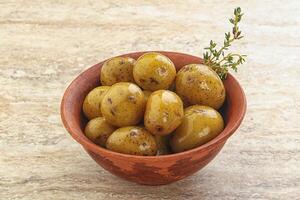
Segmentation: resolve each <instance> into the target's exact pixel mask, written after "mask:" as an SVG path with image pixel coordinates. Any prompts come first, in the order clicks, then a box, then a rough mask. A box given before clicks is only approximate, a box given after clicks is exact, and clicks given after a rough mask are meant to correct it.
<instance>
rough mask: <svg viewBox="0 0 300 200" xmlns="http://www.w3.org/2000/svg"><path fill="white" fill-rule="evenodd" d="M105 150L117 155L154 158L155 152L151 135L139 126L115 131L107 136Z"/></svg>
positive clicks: (155, 148)
mask: <svg viewBox="0 0 300 200" xmlns="http://www.w3.org/2000/svg"><path fill="white" fill-rule="evenodd" d="M106 148H107V149H109V150H112V151H115V152H119V153H124V154H131V155H140V156H154V155H156V152H157V146H156V143H155V139H154V137H153V135H152V134H151V133H149V132H148V131H147V130H146V129H144V128H142V127H139V126H128V127H123V128H119V129H117V130H116V131H115V132H113V134H111V136H109V138H108V140H107V142H106Z"/></svg>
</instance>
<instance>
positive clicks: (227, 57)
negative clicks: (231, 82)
mask: <svg viewBox="0 0 300 200" xmlns="http://www.w3.org/2000/svg"><path fill="white" fill-rule="evenodd" d="M233 13H234V17H233V18H230V19H229V22H230V23H231V24H233V28H232V33H230V32H228V33H225V39H224V43H223V46H222V47H221V48H220V49H216V46H217V43H216V42H214V41H213V40H211V41H210V43H209V44H210V46H209V47H205V48H204V49H205V50H207V51H206V52H205V53H204V54H203V59H204V64H205V65H207V66H210V67H211V68H212V69H213V70H215V71H216V72H217V74H218V75H219V76H220V78H221V79H222V80H224V79H226V77H227V74H228V70H229V68H231V69H232V70H234V71H235V72H237V69H238V68H237V67H238V66H239V65H241V64H243V63H244V62H245V57H246V55H239V54H233V53H228V54H225V51H226V50H228V47H230V46H231V43H232V42H233V41H235V40H239V39H242V38H243V37H244V36H242V32H241V31H240V30H239V27H238V23H239V22H240V21H241V19H242V16H243V13H242V10H241V8H240V7H238V8H235V9H234V12H233Z"/></svg>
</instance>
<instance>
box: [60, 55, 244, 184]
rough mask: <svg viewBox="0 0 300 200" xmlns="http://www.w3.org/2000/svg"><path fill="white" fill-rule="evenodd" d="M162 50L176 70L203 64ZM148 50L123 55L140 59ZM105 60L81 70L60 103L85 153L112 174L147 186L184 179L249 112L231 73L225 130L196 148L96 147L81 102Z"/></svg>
mask: <svg viewBox="0 0 300 200" xmlns="http://www.w3.org/2000/svg"><path fill="white" fill-rule="evenodd" d="M159 52H160V53H162V54H164V55H166V56H167V57H169V58H170V59H171V60H172V61H173V62H174V64H175V66H176V68H177V70H179V69H180V68H182V67H183V66H185V65H187V64H191V63H202V62H203V60H202V59H201V58H199V57H196V56H192V55H188V54H183V53H176V52H163V51H159ZM144 53H146V52H135V53H129V54H125V55H121V56H129V57H132V58H134V59H137V58H138V57H139V56H141V55H142V54H144ZM103 63H104V61H102V62H100V63H98V64H96V65H94V66H92V67H91V68H89V69H87V70H86V71H84V72H83V73H81V74H80V75H79V76H78V77H77V78H76V79H75V80H74V81H73V82H72V83H71V84H70V85H69V87H68V88H67V89H66V91H65V93H64V96H63V99H62V102H61V118H62V121H63V124H64V126H65V128H66V129H67V131H68V132H69V133H70V134H71V136H72V137H73V138H74V139H75V140H76V141H77V142H78V143H80V144H81V145H82V146H83V148H84V149H85V150H86V152H87V153H88V154H89V155H90V156H91V157H92V158H93V159H94V160H95V161H96V162H97V163H98V164H99V165H100V166H101V167H103V168H104V169H106V170H107V171H109V172H110V173H112V174H114V175H116V176H118V177H121V178H124V179H126V180H129V181H133V182H136V183H139V184H145V185H163V184H168V183H171V182H174V181H178V180H180V179H183V178H185V177H187V176H189V175H191V174H193V173H195V172H197V171H198V170H200V169H201V168H203V167H204V166H205V165H207V164H208V163H209V162H210V161H211V160H212V159H213V158H214V157H215V156H216V155H217V154H218V153H219V152H220V150H221V149H222V147H223V146H224V144H225V143H226V141H227V139H228V138H229V137H230V136H231V135H232V134H233V133H234V132H235V130H236V129H237V128H238V127H239V125H240V124H241V122H242V120H243V118H244V115H245V112H246V97H245V94H244V92H243V89H242V88H241V86H240V84H239V83H238V81H237V80H236V79H235V78H234V77H233V76H232V75H230V74H228V77H227V79H226V80H225V81H224V85H225V89H226V101H225V103H224V105H223V107H222V108H221V112H222V115H223V117H224V120H225V124H226V126H225V129H224V130H223V131H222V132H221V133H220V134H219V135H218V136H217V137H216V138H214V139H213V140H211V141H209V142H208V143H206V144H204V145H202V146H199V147H197V148H194V149H191V150H188V151H185V152H181V153H176V154H170V155H163V156H136V155H127V154H121V153H117V152H113V151H110V150H107V149H105V148H102V147H100V146H97V145H96V144H94V143H93V142H91V141H90V140H89V139H88V138H87V137H86V136H85V135H84V127H85V125H86V123H87V121H86V119H85V117H84V115H83V113H82V103H83V100H84V98H85V96H86V95H87V93H88V92H89V91H90V90H91V89H93V88H95V87H96V86H99V85H100V81H99V74H100V69H101V66H102V64H103Z"/></svg>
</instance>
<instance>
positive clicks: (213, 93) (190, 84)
mask: <svg viewBox="0 0 300 200" xmlns="http://www.w3.org/2000/svg"><path fill="white" fill-rule="evenodd" d="M175 87H176V93H177V94H178V95H179V96H180V97H181V99H182V100H183V102H184V104H185V105H186V106H189V105H195V104H199V105H207V106H210V107H213V108H214V109H219V108H220V107H221V106H222V105H223V103H224V100H225V88H224V85H223V82H222V80H221V79H220V78H219V76H218V75H217V74H216V72H215V71H214V70H212V69H211V68H210V67H208V66H206V65H201V64H190V65H186V66H184V67H183V68H181V69H180V70H179V72H178V73H177V76H176V86H175Z"/></svg>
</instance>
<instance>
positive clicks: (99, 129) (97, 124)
mask: <svg viewBox="0 0 300 200" xmlns="http://www.w3.org/2000/svg"><path fill="white" fill-rule="evenodd" d="M115 130H116V127H114V126H112V125H110V124H109V123H107V122H106V120H105V119H104V118H103V117H96V118H94V119H92V120H91V121H89V122H88V123H87V125H86V127H85V129H84V133H85V135H86V136H87V137H88V138H89V139H90V140H92V141H93V142H94V143H96V144H98V145H100V146H102V147H105V144H106V140H107V138H108V137H109V136H110V135H111V134H112V133H113V132H114V131H115Z"/></svg>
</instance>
